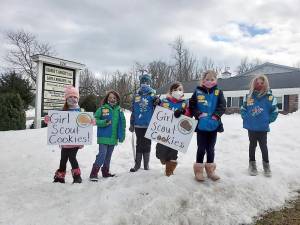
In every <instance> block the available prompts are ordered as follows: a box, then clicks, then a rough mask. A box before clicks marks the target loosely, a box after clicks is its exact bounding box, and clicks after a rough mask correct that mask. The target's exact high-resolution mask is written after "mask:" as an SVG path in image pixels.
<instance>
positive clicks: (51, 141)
mask: <svg viewBox="0 0 300 225" xmlns="http://www.w3.org/2000/svg"><path fill="white" fill-rule="evenodd" d="M48 116H49V122H48V145H91V144H92V137H93V125H92V119H93V113H91V112H70V111H55V110H49V113H48Z"/></svg>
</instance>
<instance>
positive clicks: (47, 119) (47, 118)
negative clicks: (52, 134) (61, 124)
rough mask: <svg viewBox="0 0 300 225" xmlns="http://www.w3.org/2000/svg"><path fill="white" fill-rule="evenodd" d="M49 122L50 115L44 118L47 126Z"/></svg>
mask: <svg viewBox="0 0 300 225" xmlns="http://www.w3.org/2000/svg"><path fill="white" fill-rule="evenodd" d="M49 121H50V117H49V116H48V115H46V116H45V117H44V122H45V124H48V123H49Z"/></svg>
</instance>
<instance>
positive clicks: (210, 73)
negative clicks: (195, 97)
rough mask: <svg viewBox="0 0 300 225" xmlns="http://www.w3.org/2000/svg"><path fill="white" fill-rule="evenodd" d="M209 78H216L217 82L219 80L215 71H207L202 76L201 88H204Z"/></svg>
mask: <svg viewBox="0 0 300 225" xmlns="http://www.w3.org/2000/svg"><path fill="white" fill-rule="evenodd" d="M207 76H212V77H213V78H215V79H216V80H217V79H218V74H217V73H216V72H215V71H213V70H207V71H205V72H204V73H203V74H202V76H201V80H200V86H201V87H202V86H203V81H204V79H205V78H206V77H207Z"/></svg>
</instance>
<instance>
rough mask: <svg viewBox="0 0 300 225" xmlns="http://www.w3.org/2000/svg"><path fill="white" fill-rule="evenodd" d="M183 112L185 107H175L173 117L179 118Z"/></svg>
mask: <svg viewBox="0 0 300 225" xmlns="http://www.w3.org/2000/svg"><path fill="white" fill-rule="evenodd" d="M183 114H185V109H177V110H175V112H174V116H175V118H179V117H180V116H181V115H183Z"/></svg>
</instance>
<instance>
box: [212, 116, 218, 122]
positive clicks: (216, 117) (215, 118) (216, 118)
mask: <svg viewBox="0 0 300 225" xmlns="http://www.w3.org/2000/svg"><path fill="white" fill-rule="evenodd" d="M211 118H212V119H213V120H217V121H218V120H219V117H218V116H216V115H212V117H211Z"/></svg>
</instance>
